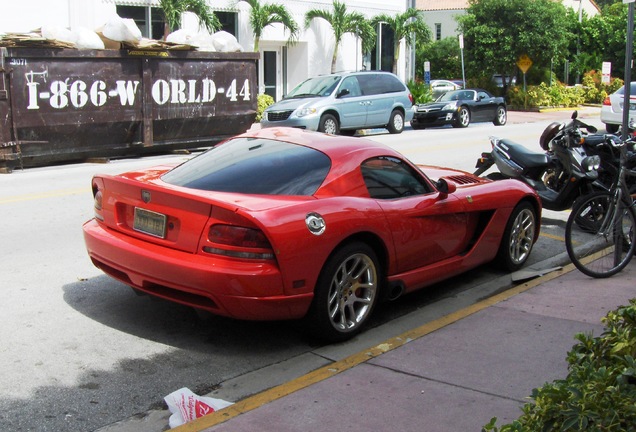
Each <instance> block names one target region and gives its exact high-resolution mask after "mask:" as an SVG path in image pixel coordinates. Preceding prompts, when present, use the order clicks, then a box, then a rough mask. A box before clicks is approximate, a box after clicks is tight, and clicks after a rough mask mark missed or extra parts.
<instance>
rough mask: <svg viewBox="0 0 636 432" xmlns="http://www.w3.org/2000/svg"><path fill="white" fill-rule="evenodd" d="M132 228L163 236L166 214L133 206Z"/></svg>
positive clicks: (164, 233)
mask: <svg viewBox="0 0 636 432" xmlns="http://www.w3.org/2000/svg"><path fill="white" fill-rule="evenodd" d="M133 229H134V230H135V231H139V232H142V233H144V234H149V235H151V236H155V237H159V238H165V236H166V215H164V214H161V213H157V212H153V211H150V210H146V209H142V208H139V207H135V221H134V224H133Z"/></svg>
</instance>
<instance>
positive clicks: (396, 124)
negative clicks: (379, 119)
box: [386, 110, 404, 134]
mask: <svg viewBox="0 0 636 432" xmlns="http://www.w3.org/2000/svg"><path fill="white" fill-rule="evenodd" d="M386 128H387V129H388V130H389V132H390V133H392V134H399V133H402V131H403V130H404V114H402V112H401V111H399V110H393V112H392V113H391V117H390V118H389V124H388V125H387V127H386Z"/></svg>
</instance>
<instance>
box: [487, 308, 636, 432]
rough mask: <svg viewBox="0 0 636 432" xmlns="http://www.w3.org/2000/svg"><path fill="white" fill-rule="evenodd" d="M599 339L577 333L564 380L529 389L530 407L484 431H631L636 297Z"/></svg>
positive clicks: (635, 396) (635, 397)
mask: <svg viewBox="0 0 636 432" xmlns="http://www.w3.org/2000/svg"><path fill="white" fill-rule="evenodd" d="M603 322H604V323H605V330H604V332H603V334H602V335H601V336H599V337H592V336H591V335H586V334H578V335H576V339H577V340H578V341H579V342H578V344H576V345H574V347H573V348H572V350H571V351H570V352H569V353H568V355H567V361H568V371H569V372H568V376H567V378H566V379H564V380H557V381H554V382H552V383H547V384H545V385H544V386H543V387H541V388H538V389H534V390H533V391H532V399H534V403H528V404H526V405H524V407H523V409H522V411H523V414H522V415H521V417H519V418H518V419H517V420H514V421H513V422H512V423H510V424H506V425H503V426H501V427H500V428H498V427H496V425H495V424H496V421H497V419H496V418H493V419H492V420H491V421H490V422H489V423H488V424H487V425H485V426H484V428H483V429H482V431H493V432H521V431H591V432H592V431H593V432H596V431H599V432H600V431H603V432H619V431H621V432H622V431H633V430H635V425H636V360H634V358H635V357H636V299H632V300H630V304H629V306H622V307H620V308H618V309H616V310H614V311H611V312H609V313H608V314H607V315H606V317H605V318H604V319H603Z"/></svg>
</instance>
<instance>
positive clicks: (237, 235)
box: [203, 224, 274, 260]
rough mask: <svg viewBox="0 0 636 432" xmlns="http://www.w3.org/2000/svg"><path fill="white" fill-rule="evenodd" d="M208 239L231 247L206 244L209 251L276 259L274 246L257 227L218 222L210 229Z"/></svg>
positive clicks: (206, 250)
mask: <svg viewBox="0 0 636 432" xmlns="http://www.w3.org/2000/svg"><path fill="white" fill-rule="evenodd" d="M208 240H209V241H210V242H212V243H215V244H217V245H226V246H229V248H219V247H213V246H205V247H204V248H203V250H204V251H205V252H208V253H213V254H217V255H225V256H230V257H235V258H247V259H266V260H271V259H274V252H273V251H272V246H271V245H270V243H269V240H267V237H265V234H264V233H263V232H262V231H261V230H259V229H256V228H248V227H242V226H235V225H223V224H216V225H212V226H211V227H210V230H209V231H208Z"/></svg>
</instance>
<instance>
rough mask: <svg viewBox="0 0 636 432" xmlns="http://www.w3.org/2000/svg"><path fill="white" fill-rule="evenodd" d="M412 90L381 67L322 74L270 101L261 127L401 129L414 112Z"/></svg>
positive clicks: (333, 130) (344, 131)
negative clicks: (372, 69)
mask: <svg viewBox="0 0 636 432" xmlns="http://www.w3.org/2000/svg"><path fill="white" fill-rule="evenodd" d="M412 106H413V96H412V95H411V93H410V92H409V90H408V88H407V87H406V86H405V85H404V83H403V82H402V81H400V79H399V78H398V77H397V76H395V75H394V74H392V73H389V72H381V71H365V72H344V73H335V74H330V75H321V76H317V77H314V78H309V79H308V80H306V81H304V82H302V83H301V84H299V85H298V86H297V87H296V88H294V89H293V90H292V91H291V92H289V94H288V95H287V96H286V97H285V98H284V99H283V100H281V101H279V102H277V103H275V104H273V105H270V106H269V107H268V108H267V109H266V110H265V111H264V112H263V117H262V120H261V126H262V127H274V126H289V127H297V128H302V129H310V130H315V131H320V132H326V133H330V134H334V135H336V134H339V133H342V134H343V135H353V134H354V133H355V132H356V130H358V129H371V128H387V129H388V130H389V132H391V133H400V132H402V131H403V130H404V124H405V122H407V121H411V118H413V110H412V109H411V107H412Z"/></svg>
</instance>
